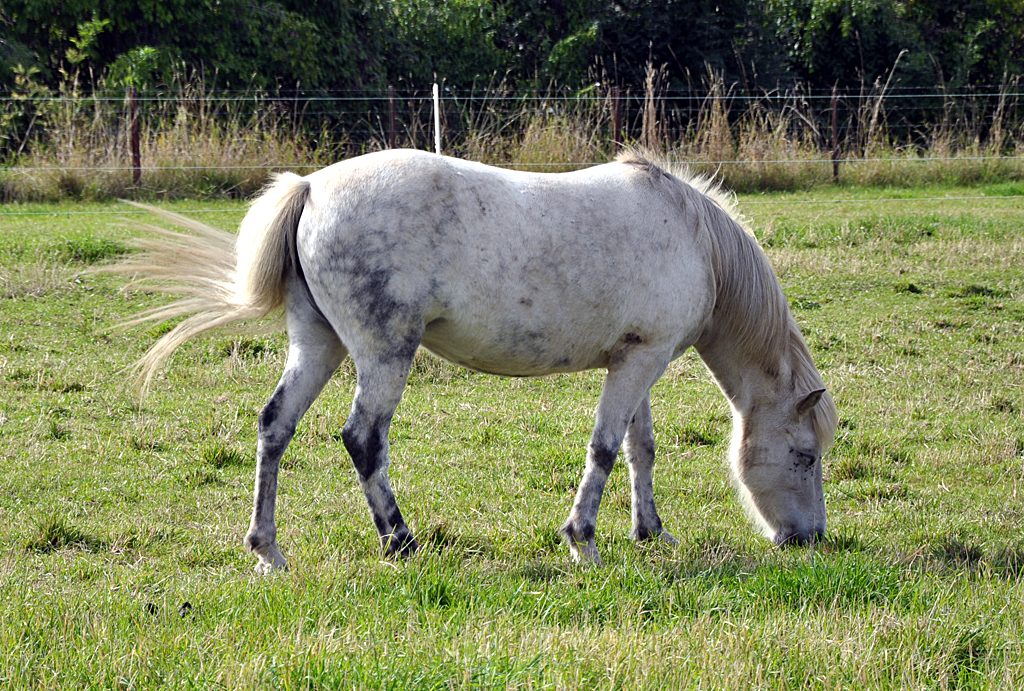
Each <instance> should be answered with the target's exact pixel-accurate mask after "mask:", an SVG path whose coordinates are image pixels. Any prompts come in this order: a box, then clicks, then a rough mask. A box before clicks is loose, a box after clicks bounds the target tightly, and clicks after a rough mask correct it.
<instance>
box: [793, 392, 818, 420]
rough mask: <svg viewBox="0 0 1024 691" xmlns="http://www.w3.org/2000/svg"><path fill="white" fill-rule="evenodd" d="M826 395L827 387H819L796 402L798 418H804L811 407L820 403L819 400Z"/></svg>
mask: <svg viewBox="0 0 1024 691" xmlns="http://www.w3.org/2000/svg"><path fill="white" fill-rule="evenodd" d="M824 395H825V389H817V390H816V391H812V392H810V393H809V394H807V395H806V396H804V397H803V398H801V399H800V402H799V403H797V404H796V416H797V417H798V418H802V417H803V416H804V415H806V414H807V413H809V412H810V411H811V408H813V407H814V406H816V405H818V401H820V400H821V397H822V396H824Z"/></svg>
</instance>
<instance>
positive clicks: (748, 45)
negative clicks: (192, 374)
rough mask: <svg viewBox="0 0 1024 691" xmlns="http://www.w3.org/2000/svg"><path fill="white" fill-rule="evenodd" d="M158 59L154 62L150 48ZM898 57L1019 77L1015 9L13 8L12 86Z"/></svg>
mask: <svg viewBox="0 0 1024 691" xmlns="http://www.w3.org/2000/svg"><path fill="white" fill-rule="evenodd" d="M146 48H152V50H154V51H155V53H151V54H150V53H141V52H140V51H144V50H145V49H146ZM901 54H903V57H902V59H900V61H899V68H898V70H897V74H896V80H897V82H898V83H901V84H903V85H916V86H921V85H927V86H934V85H935V84H937V83H938V84H942V85H945V86H949V87H951V88H956V89H959V88H961V87H963V86H965V85H969V84H979V83H981V84H992V83H998V82H1001V81H1002V80H1003V77H1004V75H1006V74H1009V75H1015V74H1020V73H1021V70H1022V67H1024V62H1022V61H1024V4H1022V3H1021V2H1020V0H972V1H971V2H966V3H949V2H939V1H938V0H907V1H905V2H897V3H891V2H887V1H885V0H768V1H767V2H755V1H754V0H699V1H697V2H682V1H681V0H621V1H619V2H609V1H608V0H455V1H451V2H449V1H447V0H446V1H442V0H388V1H387V2H375V1H373V0H357V1H356V2H345V3H340V2H334V1H333V0H309V1H308V2H298V1H297V0H258V1H257V2H251V1H250V0H218V2H214V3H211V2H208V0H175V1H174V2H166V3H143V4H141V5H139V4H137V3H127V2H106V1H101V0H70V1H69V0H8V1H7V2H5V3H4V8H3V10H2V11H0V86H7V87H10V86H11V85H12V82H13V75H12V73H11V70H12V69H13V68H14V67H15V66H17V65H19V64H21V65H25V66H34V67H38V68H39V69H40V70H42V77H43V82H44V83H46V84H48V85H50V86H51V88H53V87H55V86H56V82H57V81H58V80H59V78H60V74H61V71H62V70H64V69H66V68H67V67H68V66H69V65H70V66H71V67H72V68H81V69H82V70H83V74H85V73H86V72H87V71H89V70H91V74H92V75H93V78H101V77H102V76H103V75H104V74H105V73H106V71H107V70H110V73H111V74H110V79H111V83H112V84H113V83H117V84H127V83H129V82H131V81H132V80H137V81H138V82H139V83H149V82H148V79H147V78H148V77H149V75H150V74H151V73H152V74H153V78H154V79H157V81H162V82H164V83H168V82H169V81H170V72H171V71H172V70H180V69H181V68H182V65H184V66H186V68H187V69H196V70H198V71H200V72H202V73H204V74H206V75H207V76H208V77H210V76H211V75H216V81H217V83H218V85H220V86H230V87H231V88H239V87H248V86H258V87H262V88H294V87H296V86H299V85H301V87H302V88H305V89H364V88H373V89H378V88H382V87H383V86H385V85H386V84H387V83H391V84H395V85H407V86H409V87H412V88H424V87H426V86H428V85H429V83H430V82H431V81H432V80H434V79H435V75H436V78H437V79H438V80H444V81H447V82H448V83H449V84H454V85H456V86H460V87H463V86H469V85H471V84H472V83H473V82H474V80H477V79H490V78H492V77H493V76H495V75H498V76H499V77H506V78H508V79H510V80H511V81H512V82H515V83H517V84H519V85H524V84H531V85H534V86H536V85H538V84H546V83H547V82H548V81H549V80H552V79H554V80H557V81H559V82H561V83H565V84H568V85H570V86H573V87H576V86H579V85H580V84H582V83H583V82H584V81H586V80H587V78H588V77H589V76H590V75H591V73H594V74H597V75H600V74H601V73H602V71H603V73H604V74H605V75H607V76H608V77H610V78H612V79H614V80H615V81H616V82H617V83H619V84H621V85H632V86H634V87H639V86H640V85H642V83H643V78H644V67H645V66H646V65H647V63H648V62H651V63H653V64H654V65H655V66H659V67H660V66H661V65H665V67H666V69H667V71H668V74H669V81H670V83H671V84H672V85H673V86H674V87H682V86H685V85H687V84H691V85H692V84H694V83H695V82H698V81H699V79H700V78H701V75H703V74H705V73H706V70H707V68H711V69H712V70H714V71H716V72H717V73H721V74H722V75H723V76H724V77H725V79H726V81H727V83H730V84H731V83H740V84H742V85H744V86H745V87H747V88H755V87H758V86H762V87H766V88H775V87H776V86H777V85H778V84H780V83H781V84H783V85H785V84H792V83H793V82H794V81H797V80H799V81H801V82H803V83H805V84H807V85H809V86H811V87H814V88H822V87H831V86H832V85H833V84H839V85H840V86H845V87H858V86H860V85H863V84H868V85H870V84H872V83H874V81H875V80H876V79H879V78H883V79H884V78H885V77H886V75H887V74H888V73H889V72H890V71H891V70H892V69H893V67H894V65H896V62H897V58H898V56H900V55H901Z"/></svg>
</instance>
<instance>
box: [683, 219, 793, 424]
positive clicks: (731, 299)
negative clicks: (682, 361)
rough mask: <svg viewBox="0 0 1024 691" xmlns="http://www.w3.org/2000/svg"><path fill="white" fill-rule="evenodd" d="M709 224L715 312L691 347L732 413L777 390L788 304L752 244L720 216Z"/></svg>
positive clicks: (785, 356) (785, 359)
mask: <svg viewBox="0 0 1024 691" xmlns="http://www.w3.org/2000/svg"><path fill="white" fill-rule="evenodd" d="M710 218H711V219H712V222H711V223H710V224H709V229H710V231H711V232H710V233H709V238H710V240H711V247H710V248H711V264H712V271H713V272H714V275H715V285H716V294H715V307H714V311H713V312H712V315H711V321H710V323H709V324H708V326H707V327H706V329H705V331H704V334H703V335H702V336H701V338H700V339H699V342H698V343H697V344H696V348H697V352H698V353H700V356H701V358H702V359H703V360H704V363H705V364H706V365H707V367H708V369H709V370H711V374H712V375H713V376H714V377H715V380H716V381H717V382H718V385H719V387H720V388H721V389H722V392H723V393H725V395H726V397H728V398H729V402H730V403H731V404H732V406H733V409H734V410H736V411H742V410H746V409H747V408H748V407H749V406H750V405H751V404H752V402H753V400H754V399H756V398H758V397H759V396H761V395H770V392H771V391H774V390H776V389H777V380H778V377H779V376H780V375H781V374H782V373H783V372H785V371H788V370H789V369H790V357H789V356H790V348H791V347H792V335H793V330H794V329H795V324H794V323H793V317H792V315H791V314H790V312H789V303H788V302H787V301H786V296H785V295H783V293H782V287H781V286H780V285H779V281H778V279H776V277H775V272H773V271H772V268H771V264H769V263H768V258H767V257H766V256H765V254H764V252H763V251H762V250H761V248H760V246H759V245H758V244H757V241H756V240H754V239H753V238H752V237H751V236H749V235H748V234H747V233H746V232H745V231H744V230H743V229H742V228H741V227H740V225H739V223H737V222H736V221H735V220H734V219H732V218H730V217H729V216H728V215H727V214H726V213H725V212H724V211H721V210H717V209H712V211H711V215H710Z"/></svg>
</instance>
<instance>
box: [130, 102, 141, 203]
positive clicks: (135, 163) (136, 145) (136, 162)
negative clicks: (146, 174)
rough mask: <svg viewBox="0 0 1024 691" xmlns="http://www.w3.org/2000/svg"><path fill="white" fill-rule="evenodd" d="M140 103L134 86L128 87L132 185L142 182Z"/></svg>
mask: <svg viewBox="0 0 1024 691" xmlns="http://www.w3.org/2000/svg"><path fill="white" fill-rule="evenodd" d="M139 129H140V128H139V101H138V92H136V91H135V87H134V86H129V87H128V139H129V144H130V146H131V150H132V184H133V185H135V186H136V187H138V186H139V183H140V182H141V180H142V149H141V139H142V137H141V133H140V132H139Z"/></svg>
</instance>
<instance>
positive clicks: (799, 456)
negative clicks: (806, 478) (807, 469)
mask: <svg viewBox="0 0 1024 691" xmlns="http://www.w3.org/2000/svg"><path fill="white" fill-rule="evenodd" d="M789 452H790V453H791V454H793V455H794V456H795V457H796V460H797V461H798V462H800V463H803V464H804V465H808V466H810V465H814V464H815V463H817V461H818V455H817V454H816V453H814V452H812V451H801V450H799V449H790V450H789Z"/></svg>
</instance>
